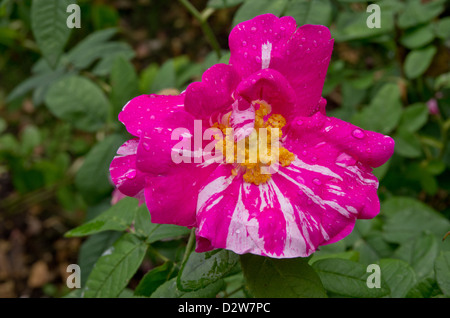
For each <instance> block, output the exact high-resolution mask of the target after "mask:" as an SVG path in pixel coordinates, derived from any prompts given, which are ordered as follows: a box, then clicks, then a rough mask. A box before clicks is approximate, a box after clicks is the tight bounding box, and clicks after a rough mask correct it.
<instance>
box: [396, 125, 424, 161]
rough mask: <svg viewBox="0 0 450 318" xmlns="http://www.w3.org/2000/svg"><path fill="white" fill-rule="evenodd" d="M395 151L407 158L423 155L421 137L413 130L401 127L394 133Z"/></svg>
mask: <svg viewBox="0 0 450 318" xmlns="http://www.w3.org/2000/svg"><path fill="white" fill-rule="evenodd" d="M394 140H395V152H396V153H398V154H399V155H401V156H403V157H406V158H417V157H420V156H421V155H422V146H421V144H420V140H419V138H418V137H417V136H416V135H415V134H414V133H412V132H409V131H407V130H402V129H399V130H398V132H397V133H396V134H395V135H394Z"/></svg>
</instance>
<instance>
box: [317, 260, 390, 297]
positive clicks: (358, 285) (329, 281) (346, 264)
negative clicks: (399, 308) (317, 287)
mask: <svg viewBox="0 0 450 318" xmlns="http://www.w3.org/2000/svg"><path fill="white" fill-rule="evenodd" d="M313 268H314V269H315V271H316V272H317V273H318V274H319V276H320V279H321V280H322V283H323V285H324V287H325V289H326V290H328V291H329V292H331V293H333V294H336V295H340V296H345V297H356V298H374V297H383V296H386V295H388V294H389V287H388V286H387V284H386V283H385V282H384V281H383V276H382V274H381V286H380V288H369V287H368V286H367V278H368V277H369V275H370V273H368V272H367V268H366V267H365V266H364V265H362V264H359V263H356V262H352V261H349V260H344V259H330V258H329V259H323V260H320V261H317V262H315V263H314V264H313Z"/></svg>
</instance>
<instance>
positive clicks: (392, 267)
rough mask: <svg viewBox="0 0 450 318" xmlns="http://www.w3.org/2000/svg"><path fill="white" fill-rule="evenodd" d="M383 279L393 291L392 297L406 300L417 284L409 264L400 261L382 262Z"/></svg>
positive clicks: (387, 260) (388, 260)
mask: <svg viewBox="0 0 450 318" xmlns="http://www.w3.org/2000/svg"><path fill="white" fill-rule="evenodd" d="M380 269H381V273H382V275H383V279H384V281H385V282H386V284H387V285H388V286H389V289H390V291H391V293H390V295H389V296H390V297H392V298H404V297H405V296H406V294H407V293H408V291H409V290H410V289H411V288H412V287H413V286H414V285H415V284H416V280H417V279H416V274H415V272H414V270H413V269H412V268H411V266H409V264H408V263H406V262H404V261H402V260H398V259H382V260H380Z"/></svg>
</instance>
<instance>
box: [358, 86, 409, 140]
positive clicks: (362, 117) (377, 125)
mask: <svg viewBox="0 0 450 318" xmlns="http://www.w3.org/2000/svg"><path fill="white" fill-rule="evenodd" d="M402 111H403V109H402V104H401V101H400V90H399V87H398V85H397V84H393V83H388V84H385V85H384V86H383V87H382V88H381V89H380V90H379V91H378V92H377V94H376V95H375V97H374V98H373V99H372V101H371V103H370V105H369V106H367V107H365V108H363V110H362V111H361V112H359V113H357V114H355V115H354V116H353V117H352V119H351V122H352V123H353V124H355V125H357V126H360V127H361V128H363V129H366V130H372V131H377V132H379V133H382V134H389V133H390V132H391V131H392V130H394V129H395V127H396V126H397V124H398V122H399V120H400V117H401V115H402Z"/></svg>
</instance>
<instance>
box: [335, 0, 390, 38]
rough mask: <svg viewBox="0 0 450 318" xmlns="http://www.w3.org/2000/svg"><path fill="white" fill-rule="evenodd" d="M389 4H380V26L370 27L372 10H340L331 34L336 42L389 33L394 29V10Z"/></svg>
mask: <svg viewBox="0 0 450 318" xmlns="http://www.w3.org/2000/svg"><path fill="white" fill-rule="evenodd" d="M391 2H392V1H389V2H388V3H387V4H385V3H379V5H380V11H381V14H380V28H372V29H371V28H369V27H368V26H367V19H368V18H369V16H370V15H371V14H372V13H370V12H352V11H342V12H339V14H338V16H337V21H336V27H335V28H332V29H331V35H332V37H333V38H334V39H335V41H336V42H344V41H351V40H363V39H374V38H376V37H378V36H380V35H384V34H389V33H391V32H392V31H393V30H394V10H393V9H392V8H390V7H389V4H390V3H391Z"/></svg>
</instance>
